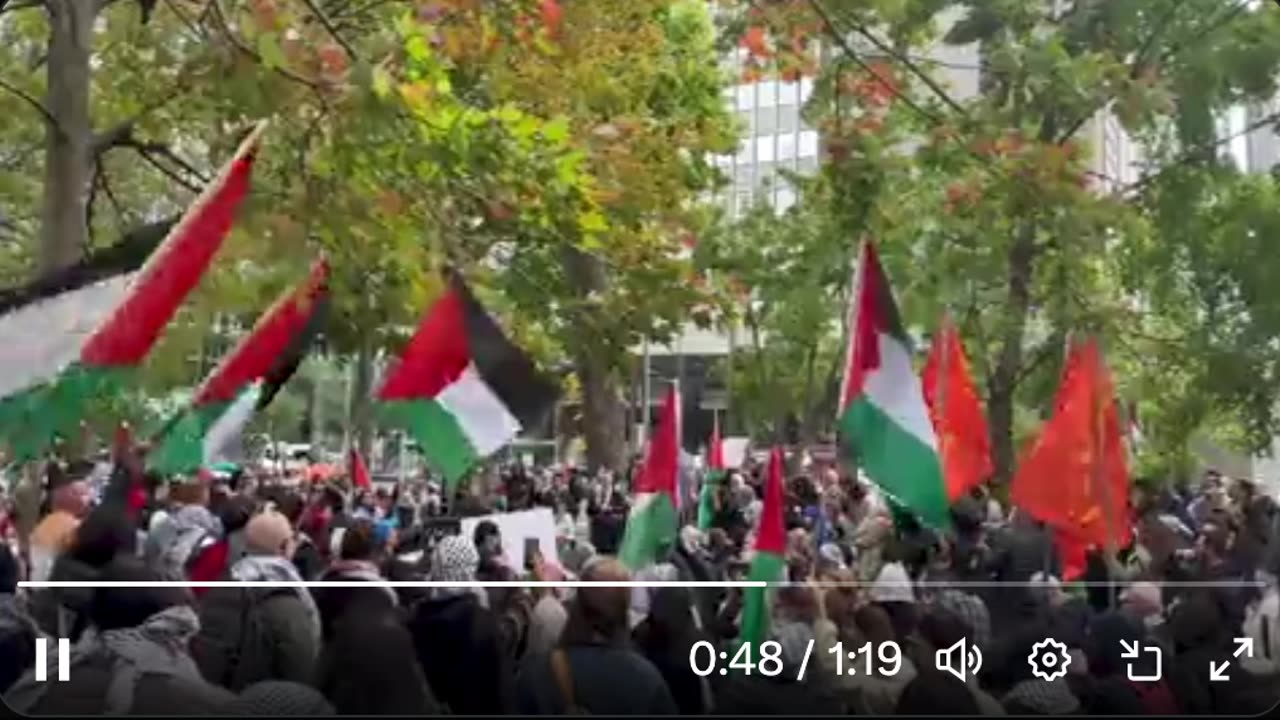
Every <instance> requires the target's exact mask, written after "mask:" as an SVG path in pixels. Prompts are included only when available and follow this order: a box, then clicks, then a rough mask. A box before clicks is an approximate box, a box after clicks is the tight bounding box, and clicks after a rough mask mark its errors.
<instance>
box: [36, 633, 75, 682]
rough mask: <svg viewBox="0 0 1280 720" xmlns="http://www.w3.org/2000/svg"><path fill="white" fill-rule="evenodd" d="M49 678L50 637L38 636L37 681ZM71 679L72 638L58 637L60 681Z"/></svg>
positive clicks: (44, 680) (46, 680) (45, 680)
mask: <svg viewBox="0 0 1280 720" xmlns="http://www.w3.org/2000/svg"><path fill="white" fill-rule="evenodd" d="M48 680H49V638H43V637H42V638H36V682H48ZM69 680H71V640H69V639H68V638H58V682H68V681H69Z"/></svg>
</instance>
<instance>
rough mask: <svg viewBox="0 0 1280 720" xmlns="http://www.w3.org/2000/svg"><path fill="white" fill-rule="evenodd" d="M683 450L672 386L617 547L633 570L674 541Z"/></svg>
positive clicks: (658, 557)
mask: <svg viewBox="0 0 1280 720" xmlns="http://www.w3.org/2000/svg"><path fill="white" fill-rule="evenodd" d="M680 452H681V449H680V393H679V391H678V390H676V388H675V387H672V388H671V389H670V390H668V391H667V397H666V400H664V401H663V403H662V415H661V416H660V417H659V418H658V427H657V428H656V429H655V431H654V434H653V438H652V439H651V440H650V441H649V448H648V452H647V453H646V454H645V459H644V465H643V466H641V468H640V473H639V475H637V476H636V480H635V487H634V488H633V489H632V494H631V513H630V514H629V515H628V516H627V527H626V529H625V530H624V531H623V535H622V544H621V546H620V547H619V550H618V559H619V560H620V561H621V562H622V564H623V565H625V566H626V567H627V568H628V569H630V570H631V571H633V572H634V571H636V570H640V569H641V568H645V567H648V566H649V565H652V564H654V563H656V562H659V561H660V560H661V559H662V558H661V553H662V552H663V551H664V550H667V549H670V548H671V547H672V545H673V544H674V543H675V539H676V533H677V532H678V530H679V527H678V525H679V521H678V519H677V515H676V507H677V506H676V493H677V492H678V489H679V486H678V482H679V474H680Z"/></svg>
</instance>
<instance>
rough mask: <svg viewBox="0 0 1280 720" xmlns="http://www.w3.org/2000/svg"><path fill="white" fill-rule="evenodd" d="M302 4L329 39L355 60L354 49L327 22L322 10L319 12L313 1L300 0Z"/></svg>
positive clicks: (331, 24) (318, 7) (327, 19)
mask: <svg viewBox="0 0 1280 720" xmlns="http://www.w3.org/2000/svg"><path fill="white" fill-rule="evenodd" d="M302 4H303V5H306V6H307V9H308V10H310V11H311V14H312V15H314V16H315V17H316V20H319V21H320V24H321V25H322V26H324V29H325V32H327V33H329V35H330V37H332V38H333V39H334V41H335V42H337V43H338V44H339V45H341V46H342V49H343V50H346V51H347V55H348V56H349V57H350V58H351V59H352V60H356V59H357V57H356V49H355V48H354V47H352V46H351V43H349V42H347V41H346V39H344V38H343V37H342V35H340V34H339V33H338V29H337V28H336V27H334V25H333V23H332V22H330V21H329V18H328V17H327V16H326V15H325V14H324V10H321V9H320V6H319V5H316V3H315V0H302Z"/></svg>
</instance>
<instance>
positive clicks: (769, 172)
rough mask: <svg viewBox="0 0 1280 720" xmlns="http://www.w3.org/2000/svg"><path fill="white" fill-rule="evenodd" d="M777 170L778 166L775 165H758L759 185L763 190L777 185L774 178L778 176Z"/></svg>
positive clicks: (757, 176)
mask: <svg viewBox="0 0 1280 720" xmlns="http://www.w3.org/2000/svg"><path fill="white" fill-rule="evenodd" d="M776 168H777V165H775V164H774V163H766V162H762V163H760V164H759V165H756V182H757V184H758V185H759V186H760V187H763V188H767V187H769V186H770V185H773V184H776V183H777V181H776V180H775V179H774V176H775V175H776Z"/></svg>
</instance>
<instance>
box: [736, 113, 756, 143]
mask: <svg viewBox="0 0 1280 720" xmlns="http://www.w3.org/2000/svg"><path fill="white" fill-rule="evenodd" d="M752 117H754V113H752V112H751V111H750V110H739V111H738V122H739V123H740V124H741V126H742V134H743V135H746V136H747V137H750V136H752V135H754V134H755V124H754V123H752V122H751V119H752Z"/></svg>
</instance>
